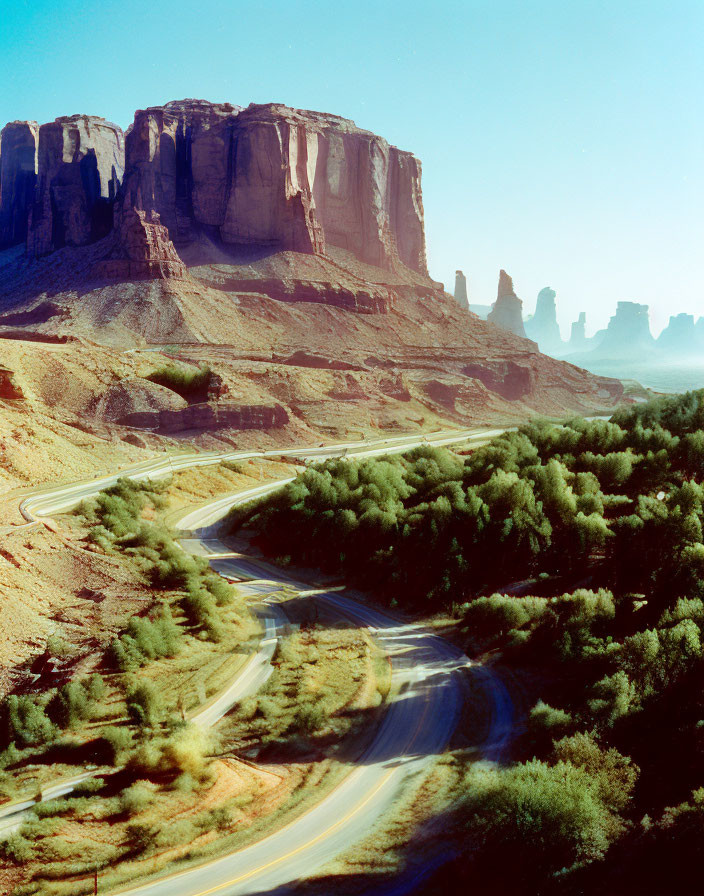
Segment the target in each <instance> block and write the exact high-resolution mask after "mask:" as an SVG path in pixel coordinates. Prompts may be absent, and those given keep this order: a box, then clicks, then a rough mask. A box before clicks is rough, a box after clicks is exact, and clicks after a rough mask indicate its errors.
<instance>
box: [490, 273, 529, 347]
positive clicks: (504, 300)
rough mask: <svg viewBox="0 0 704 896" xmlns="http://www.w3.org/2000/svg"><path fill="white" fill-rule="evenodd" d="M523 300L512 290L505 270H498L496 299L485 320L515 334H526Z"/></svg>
mask: <svg viewBox="0 0 704 896" xmlns="http://www.w3.org/2000/svg"><path fill="white" fill-rule="evenodd" d="M522 309H523V302H522V301H521V300H520V299H519V298H518V296H517V295H516V293H515V292H514V291H513V280H512V279H511V278H510V277H509V275H508V274H507V273H506V271H504V270H502V271H500V272H499V288H498V291H497V297H496V301H495V302H494V304H493V306H492V308H491V311H490V312H489V316H488V317H487V320H488V321H489V322H490V323H492V324H495V325H496V326H497V327H502V328H503V329H504V330H509V331H510V332H511V333H515V335H516V336H524V337H525V335H526V331H525V327H524V326H523V313H522Z"/></svg>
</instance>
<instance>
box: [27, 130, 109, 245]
mask: <svg viewBox="0 0 704 896" xmlns="http://www.w3.org/2000/svg"><path fill="white" fill-rule="evenodd" d="M124 158H125V146H124V136H123V133H122V130H121V129H120V128H119V127H118V126H117V125H115V124H111V123H110V122H109V121H105V119H104V118H98V117H96V116H92V115H71V116H67V117H63V118H57V119H56V120H55V121H53V122H50V123H49V124H43V125H42V126H41V127H40V128H39V148H38V166H37V184H36V190H35V195H34V201H33V203H32V205H31V208H30V215H29V225H28V233H27V251H28V253H29V254H30V255H47V254H48V253H49V252H53V251H54V250H55V249H60V248H62V247H63V246H84V245H86V244H88V243H91V242H95V241H96V240H99V239H102V238H103V237H104V236H107V234H108V233H109V232H110V231H111V229H112V224H113V205H114V202H115V198H116V195H117V190H118V188H119V186H120V183H121V180H122V174H123V170H124Z"/></svg>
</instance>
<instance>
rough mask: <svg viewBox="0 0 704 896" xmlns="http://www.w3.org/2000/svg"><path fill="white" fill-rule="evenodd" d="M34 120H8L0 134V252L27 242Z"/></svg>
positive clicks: (32, 183)
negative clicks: (8, 122)
mask: <svg viewBox="0 0 704 896" xmlns="http://www.w3.org/2000/svg"><path fill="white" fill-rule="evenodd" d="M38 138H39V126H38V125H37V123H36V121H12V122H10V124H6V125H5V127H4V128H3V129H2V135H0V249H4V248H6V247H7V246H16V245H17V244H18V243H23V242H24V241H25V240H26V239H27V222H28V220H29V209H30V206H31V204H32V201H33V199H34V188H35V185H36V181H37V143H38Z"/></svg>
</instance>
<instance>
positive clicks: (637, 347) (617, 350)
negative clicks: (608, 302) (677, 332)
mask: <svg viewBox="0 0 704 896" xmlns="http://www.w3.org/2000/svg"><path fill="white" fill-rule="evenodd" d="M597 335H598V334H597ZM654 347H655V340H654V339H653V336H652V333H651V332H650V323H649V320H648V306H647V305H640V304H638V303H637V302H619V303H618V304H617V306H616V314H614V315H613V317H612V318H611V319H610V321H609V325H608V327H607V328H606V332H605V333H604V338H603V339H602V340H601V342H600V344H599V345H598V346H597V348H596V351H598V352H599V354H600V355H610V356H613V357H616V358H618V357H622V356H623V355H634V354H640V353H641V352H643V351H649V350H652V349H654Z"/></svg>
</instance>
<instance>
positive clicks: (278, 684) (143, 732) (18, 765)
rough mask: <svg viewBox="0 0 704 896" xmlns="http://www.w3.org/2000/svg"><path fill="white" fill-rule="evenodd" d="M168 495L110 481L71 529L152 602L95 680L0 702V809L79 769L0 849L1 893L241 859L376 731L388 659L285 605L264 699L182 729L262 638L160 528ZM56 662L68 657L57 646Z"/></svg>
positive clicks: (57, 895) (60, 889)
mask: <svg viewBox="0 0 704 896" xmlns="http://www.w3.org/2000/svg"><path fill="white" fill-rule="evenodd" d="M173 492H174V488H172V486H170V485H169V486H161V485H160V486H155V485H153V484H151V483H149V484H138V483H134V482H131V481H128V480H120V481H119V482H118V483H117V485H115V486H114V487H112V488H110V489H108V490H107V491H105V492H102V493H100V494H99V495H98V496H97V497H96V498H95V499H93V500H91V501H89V502H87V503H86V504H84V505H83V506H82V507H81V508H80V509H79V511H78V512H77V513H76V514H75V516H74V530H75V532H76V534H77V535H80V537H81V538H82V539H83V543H84V545H85V547H86V548H87V549H88V550H93V551H98V552H100V553H101V554H102V553H104V554H106V555H108V556H109V557H111V558H114V559H115V560H116V561H119V562H120V563H127V564H128V565H129V567H130V568H131V569H133V570H134V572H135V574H136V575H137V576H138V577H139V579H140V580H141V582H142V583H143V586H144V589H145V593H146V594H149V595H151V600H150V601H149V602H145V605H144V609H143V610H142V611H141V612H139V613H137V614H135V615H132V616H131V617H129V618H128V619H127V620H126V621H125V624H124V627H123V629H122V631H118V632H117V634H116V635H115V636H114V637H113V638H112V639H109V640H106V641H105V642H104V646H103V647H102V648H101V649H100V650H99V651H98V652H97V653H96V655H95V657H94V658H93V669H94V671H91V672H90V673H89V674H85V675H83V674H79V675H74V676H72V677H67V680H65V681H64V682H63V683H61V684H59V686H58V687H57V686H54V687H49V688H44V689H41V688H37V689H34V690H33V689H31V688H30V689H24V690H23V691H22V692H18V693H14V694H9V695H8V696H7V697H5V699H4V700H2V701H1V702H0V793H3V795H4V796H5V797H6V798H9V799H17V798H18V797H22V798H25V799H26V798H27V797H29V798H30V799H31V798H32V797H34V796H35V795H36V794H37V793H38V791H40V790H41V786H42V782H44V783H48V782H52V783H56V782H57V781H60V780H62V779H66V778H71V777H75V776H76V775H77V774H80V773H82V772H85V771H86V769H87V770H88V771H89V772H90V777H88V778H87V779H86V780H84V781H83V782H82V783H80V784H79V785H78V786H77V788H76V789H75V790H74V791H73V792H72V793H71V794H70V795H69V796H68V797H62V798H57V799H53V800H48V801H44V802H38V803H37V804H36V805H35V806H34V808H33V809H32V811H31V813H30V814H29V817H28V819H27V820H26V821H25V822H24V823H23V824H22V825H21V827H20V828H19V829H18V830H17V831H15V832H13V833H12V834H11V835H10V836H9V837H6V838H5V839H2V838H0V885H1V886H2V887H4V888H5V889H3V892H8V893H10V892H11V893H12V894H13V896H78V894H83V893H92V892H93V883H94V874H95V872H96V871H97V872H98V877H99V882H100V884H99V885H100V890H101V892H102V891H103V890H106V891H107V890H108V889H112V888H114V887H118V886H121V885H124V884H125V883H127V882H129V881H139V880H143V879H146V878H147V877H149V876H152V875H154V874H158V873H160V872H163V871H165V870H171V869H172V868H173V867H174V864H176V866H177V867H179V868H185V867H188V866H189V865H191V864H194V863H197V862H199V861H202V860H203V859H206V858H208V857H212V856H215V855H218V854H220V853H221V852H223V851H227V850H234V849H236V848H239V847H241V846H244V845H246V844H247V843H248V842H251V840H252V839H255V838H257V837H261V836H263V835H264V834H266V833H267V832H268V831H269V830H271V828H272V826H276V825H282V824H285V823H286V822H287V821H290V820H292V819H293V818H294V817H295V816H296V815H297V814H298V813H300V812H301V811H304V810H305V808H306V807H307V806H308V805H309V804H310V803H311V802H314V801H317V800H319V799H320V798H321V796H322V795H324V794H325V793H326V792H328V791H329V790H330V789H331V788H332V787H333V786H334V785H335V784H336V783H337V782H339V781H340V780H341V778H342V776H343V775H344V774H345V770H346V769H347V768H348V763H349V762H350V761H353V760H354V758H355V757H356V756H358V755H359V754H360V753H361V752H362V751H363V750H364V747H365V745H366V743H367V741H368V739H369V737H370V736H371V734H373V731H374V725H375V721H376V717H377V712H378V711H379V706H380V704H381V703H382V701H383V699H384V698H385V696H386V694H387V692H388V689H389V686H390V670H389V667H388V664H387V662H386V660H385V658H384V657H383V656H382V654H381V653H380V652H379V651H378V649H377V648H376V647H375V646H374V644H373V642H372V641H371V639H370V638H369V636H368V635H367V634H366V633H364V632H363V631H360V630H359V629H357V628H355V627H347V626H338V625H333V624H331V620H330V619H328V618H327V617H326V613H325V610H324V608H322V607H318V606H317V605H316V604H315V602H314V601H310V600H306V601H298V600H296V599H295V598H296V593H295V591H294V592H292V593H291V594H290V595H288V597H290V598H293V600H292V601H290V603H291V604H292V607H291V608H290V609H289V610H288V611H287V612H288V614H289V615H290V617H291V618H292V621H293V624H294V627H293V629H292V631H291V633H290V634H289V635H288V636H286V637H284V638H283V640H282V642H281V645H280V649H279V650H278V652H277V655H276V657H275V659H274V663H273V665H274V672H273V675H272V676H271V678H270V679H269V681H268V683H267V685H266V686H265V687H264V689H263V690H262V691H261V693H259V694H257V695H256V696H254V697H252V698H250V699H248V700H245V701H243V702H242V703H241V704H240V705H238V706H236V707H235V708H234V709H233V711H232V712H231V713H230V714H228V715H227V716H225V718H224V719H222V720H221V721H220V723H219V724H218V725H217V726H216V728H215V729H213V730H212V731H209V730H205V729H202V728H201V727H200V726H199V725H198V724H196V723H194V722H193V721H191V720H190V718H191V715H192V713H193V712H195V711H196V710H197V709H198V707H199V706H200V705H201V704H202V703H203V702H204V701H205V700H207V698H209V697H211V696H213V695H214V694H215V693H217V692H218V691H219V690H221V689H222V688H223V687H224V686H226V685H227V684H229V682H230V681H231V679H232V675H233V673H234V672H235V671H236V670H237V669H238V668H239V666H240V665H241V663H242V662H243V661H244V659H245V658H246V656H247V653H248V651H249V650H250V649H251V645H249V644H248V643H247V642H248V639H250V638H251V637H252V636H253V635H254V633H255V629H257V626H255V624H254V623H253V620H252V618H251V616H250V612H249V610H248V609H247V607H246V605H245V604H244V602H243V601H242V599H241V597H240V596H239V595H238V593H237V591H236V589H235V588H233V587H232V586H230V585H228V584H227V583H226V582H225V580H224V579H222V578H221V577H219V576H217V575H216V574H215V573H214V572H212V570H211V568H210V566H209V565H208V564H207V562H206V561H205V560H202V559H199V558H194V557H192V556H191V555H189V554H187V553H186V552H184V551H183V550H182V549H181V548H180V546H179V545H178V544H177V543H176V541H175V540H174V538H173V536H172V534H171V532H170V531H169V530H168V528H166V527H165V526H164V525H163V524H162V522H161V520H162V519H163V516H164V511H165V510H168V508H169V506H170V505H171V502H172V501H173V500H174V495H173ZM52 651H53V652H55V653H57V654H63V655H69V656H70V654H71V646H70V645H69V644H67V643H65V642H64V641H63V640H61V639H59V638H54V639H52ZM82 668H83V667H82ZM32 782H36V783H35V784H34V789H32Z"/></svg>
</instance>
